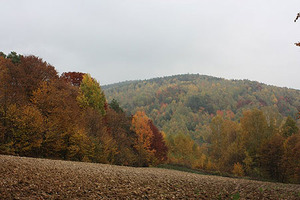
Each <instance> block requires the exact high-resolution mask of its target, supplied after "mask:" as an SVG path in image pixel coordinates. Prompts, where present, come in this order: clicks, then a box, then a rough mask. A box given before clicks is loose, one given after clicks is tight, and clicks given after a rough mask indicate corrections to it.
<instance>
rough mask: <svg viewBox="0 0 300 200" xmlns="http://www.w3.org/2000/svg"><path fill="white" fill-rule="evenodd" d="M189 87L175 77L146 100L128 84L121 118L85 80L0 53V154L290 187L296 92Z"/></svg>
mask: <svg viewBox="0 0 300 200" xmlns="http://www.w3.org/2000/svg"><path fill="white" fill-rule="evenodd" d="M193 77H194V76H193ZM194 78H195V77H194ZM196 78H197V77H196ZM196 78H195V83H197V84H198V85H200V86H201V87H200V86H199V87H198V85H197V86H196V84H195V83H193V81H190V80H189V79H188V78H187V77H185V76H179V77H176V78H172V77H171V78H169V79H168V81H169V82H168V84H166V85H164V84H161V85H162V86H161V87H159V89H158V90H157V91H155V92H153V91H152V90H151V88H152V89H153V88H156V87H158V85H159V83H158V82H155V81H152V82H149V83H146V82H143V83H135V84H133V86H134V88H135V89H136V91H137V92H139V95H138V96H135V95H134V91H133V90H131V89H130V88H128V87H127V86H126V87H125V86H124V87H123V89H124V88H125V89H126V91H127V93H128V94H126V95H129V96H130V97H131V98H132V102H131V104H132V105H130V103H127V104H126V105H127V108H126V109H123V108H122V107H121V106H120V105H119V102H118V101H117V100H115V99H111V101H110V102H107V98H106V95H105V93H104V91H103V90H102V87H101V86H100V84H99V82H98V81H97V80H96V79H94V78H93V77H92V76H91V75H90V74H85V73H80V72H65V73H63V74H62V75H61V76H58V73H57V71H56V70H55V68H54V67H53V66H51V65H49V64H48V63H46V62H44V61H43V60H42V59H40V58H38V57H35V56H22V55H18V54H16V53H14V52H12V53H11V54H9V55H8V56H6V55H5V54H3V53H0V153H1V154H12V155H20V156H33V157H44V158H55V159H67V160H76V161H85V162H99V163H108V164H117V165H128V166H137V167H146V166H156V165H159V164H161V163H168V164H173V165H181V166H185V167H189V168H195V169H199V170H205V171H209V172H213V173H217V174H225V175H234V176H249V177H255V178H264V179H269V180H276V181H281V182H290V183H300V171H299V169H300V159H299V158H300V134H299V128H298V123H297V121H295V120H296V119H295V118H294V116H293V115H292V113H294V112H295V105H299V102H300V100H299V101H298V100H297V98H298V97H297V94H298V93H297V91H291V92H292V94H293V95H291V96H289V95H288V94H285V93H287V92H286V90H283V89H282V90H277V91H279V92H280V94H282V95H279V94H276V95H275V94H274V93H275V92H272V94H271V93H270V92H269V90H268V89H266V88H264V87H263V86H262V85H260V84H256V83H252V82H247V84H248V85H247V84H245V86H243V87H244V88H242V89H240V90H241V91H240V92H241V93H238V91H237V90H239V89H238V87H237V86H236V85H235V87H234V88H235V89H232V90H228V92H231V93H230V94H231V96H232V97H229V96H228V95H227V96H226V92H225V90H224V91H223V90H222V89H220V88H221V87H224V88H225V87H226V83H227V82H226V81H224V82H222V81H221V80H220V79H216V80H215V79H213V81H217V82H216V83H215V82H210V81H212V79H211V78H209V77H205V80H204V81H200V82H196V81H197V79H196ZM161 82H162V83H163V81H161ZM177 82H178V83H180V84H179V85H176V84H175V83H177ZM221 83H224V85H225V86H222V85H221ZM143 84H144V85H146V86H147V87H144V88H143ZM185 84H187V85H185ZM234 84H235V83H234ZM209 87H210V88H211V91H212V92H214V94H211V95H208V94H209V92H211V91H208V90H207V91H205V88H209ZM141 88H142V89H141ZM271 89H272V90H273V89H274V91H275V88H271ZM114 90H117V89H114ZM249 91H251V92H252V93H251V94H253V95H249ZM110 92H111V91H110ZM119 92H120V94H119V95H117V96H118V98H119V99H120V101H122V99H123V100H124V101H128V98H127V97H126V95H125V94H124V93H121V89H120V90H119ZM151 92H152V93H151ZM258 93H261V95H257V94H258ZM242 94H246V95H244V96H243V95H242ZM270 94H271V95H270ZM283 94H285V95H283ZM255 95H256V96H255ZM233 97H234V98H236V99H235V100H234V99H233ZM267 97H270V98H267ZM296 97H297V98H296ZM232 102H233V103H232ZM297 102H298V103H297ZM133 105H135V106H136V107H135V108H131V107H130V106H133ZM128 106H129V107H128ZM130 108H131V109H132V110H134V112H132V115H131V114H129V113H128V110H130ZM161 130H163V131H161Z"/></svg>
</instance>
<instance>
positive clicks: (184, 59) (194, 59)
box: [0, 0, 300, 89]
mask: <svg viewBox="0 0 300 200" xmlns="http://www.w3.org/2000/svg"><path fill="white" fill-rule="evenodd" d="M0 3H1V6H0V19H1V28H0V51H3V52H4V53H6V54H8V53H9V52H11V51H16V52H17V53H19V54H23V55H32V54H33V55H36V56H39V57H41V58H43V59H44V60H45V61H47V62H48V63H50V64H52V65H53V66H54V67H55V68H56V69H57V70H58V72H59V73H62V72H65V71H80V72H87V73H90V74H91V75H92V76H93V77H95V78H96V79H97V80H98V81H99V82H100V84H101V85H104V84H110V83H115V82H120V81H125V80H135V79H148V78H154V77H162V76H168V75H175V74H185V73H199V74H205V75H211V76H216V77H223V78H227V79H250V80H256V81H259V82H263V83H267V84H271V85H277V86H283V87H290V88H297V89H300V47H296V46H295V45H294V43H295V42H298V41H300V19H299V21H298V22H296V23H294V19H295V17H296V15H297V13H298V12H300V1H299V0H285V1H283V0H243V1H242V0H97V1H96V0H95V1H91V0H90V1H89V0H85V1H84V0H82V1H80V0H70V1H62V0H60V1H57V0H51V1H50V0H49V1H44V0H43V1H41V0H36V1H33V0H26V1H23V0H19V1H15V0H9V1H8V0H0Z"/></svg>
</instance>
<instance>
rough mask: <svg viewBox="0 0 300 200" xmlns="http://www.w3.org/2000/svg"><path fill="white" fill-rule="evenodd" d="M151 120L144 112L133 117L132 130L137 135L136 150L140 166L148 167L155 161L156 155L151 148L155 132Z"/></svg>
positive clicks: (139, 112)
mask: <svg viewBox="0 0 300 200" xmlns="http://www.w3.org/2000/svg"><path fill="white" fill-rule="evenodd" d="M149 120H150V119H149V118H148V117H147V115H146V114H145V112H143V111H137V112H136V113H135V115H134V116H133V117H132V130H133V131H134V132H135V133H136V135H137V138H136V141H135V144H134V148H135V149H136V151H137V154H138V166H148V165H149V164H150V163H151V162H152V161H153V157H154V153H155V150H154V149H152V148H151V143H152V139H153V132H152V130H151V127H150V125H149Z"/></svg>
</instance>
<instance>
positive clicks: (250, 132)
mask: <svg viewBox="0 0 300 200" xmlns="http://www.w3.org/2000/svg"><path fill="white" fill-rule="evenodd" d="M241 126H242V130H243V136H242V138H243V142H244V144H245V149H246V158H245V160H244V163H245V165H246V169H248V171H247V173H248V174H252V175H258V174H257V173H258V172H257V169H259V168H258V165H259V164H258V147H260V146H261V144H262V143H263V142H264V141H265V140H266V139H267V138H268V137H269V136H268V135H267V133H268V132H267V122H266V118H265V116H264V114H263V112H262V111H261V110H258V109H254V110H248V111H245V112H244V113H243V117H242V118H241Z"/></svg>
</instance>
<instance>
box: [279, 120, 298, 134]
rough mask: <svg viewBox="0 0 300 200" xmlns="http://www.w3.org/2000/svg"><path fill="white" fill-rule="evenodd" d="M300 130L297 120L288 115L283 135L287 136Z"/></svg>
mask: <svg viewBox="0 0 300 200" xmlns="http://www.w3.org/2000/svg"><path fill="white" fill-rule="evenodd" d="M298 131H299V128H298V127H297V125H296V122H295V120H293V118H292V117H291V116H288V117H287V119H286V121H285V123H284V125H283V127H282V135H283V136H284V137H286V138H287V137H289V136H291V135H293V134H296V133H298Z"/></svg>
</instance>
